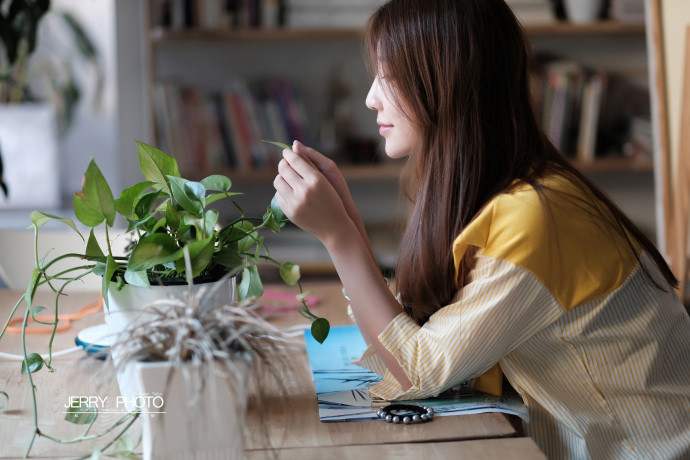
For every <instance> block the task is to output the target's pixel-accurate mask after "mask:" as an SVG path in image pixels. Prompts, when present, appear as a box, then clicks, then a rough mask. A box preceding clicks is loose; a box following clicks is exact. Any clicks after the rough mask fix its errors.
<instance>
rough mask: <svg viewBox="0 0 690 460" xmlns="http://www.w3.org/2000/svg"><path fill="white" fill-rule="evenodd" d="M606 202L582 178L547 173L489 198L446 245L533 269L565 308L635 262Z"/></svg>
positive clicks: (607, 285) (459, 256)
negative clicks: (477, 251) (476, 249)
mask: <svg viewBox="0 0 690 460" xmlns="http://www.w3.org/2000/svg"><path fill="white" fill-rule="evenodd" d="M609 218H610V215H609V214H608V211H607V209H606V208H605V206H604V205H603V204H602V203H601V202H599V201H598V200H597V199H596V198H595V197H594V195H593V194H592V193H591V192H589V191H588V189H587V188H586V187H585V186H583V185H582V184H578V183H575V182H574V181H573V180H570V179H567V178H564V177H562V176H550V177H546V178H544V179H542V180H540V181H539V182H538V183H536V184H534V185H530V184H519V185H516V186H514V187H513V188H512V189H511V190H509V191H506V192H505V193H501V194H499V195H497V196H496V197H495V198H493V199H492V200H491V201H490V202H489V203H487V204H486V206H485V207H484V208H483V209H482V210H481V211H480V212H479V213H478V214H477V216H476V217H475V218H474V219H473V220H472V221H471V222H470V224H469V225H467V227H466V228H465V229H464V230H463V232H462V233H461V234H460V235H459V236H458V237H457V239H456V240H455V242H454V243H453V256H454V259H455V262H456V267H459V266H460V263H461V261H462V260H463V258H464V256H465V253H466V252H467V249H468V248H470V247H473V246H475V247H478V248H482V249H483V255H484V256H488V257H493V258H496V259H501V260H505V261H508V262H511V263H513V264H515V265H517V266H519V267H522V268H523V269H525V270H528V271H530V272H532V273H533V274H534V275H535V276H537V277H538V278H539V279H540V280H541V281H542V282H543V283H544V284H546V285H547V287H549V288H550V289H551V291H552V292H553V293H554V295H556V297H557V298H558V299H559V300H560V301H561V303H562V304H563V305H564V307H566V308H570V307H573V306H575V305H577V304H579V303H582V302H584V301H587V300H592V299H593V298H595V297H597V296H598V295H600V294H602V293H603V292H604V291H608V290H610V289H613V288H615V287H617V286H618V285H620V284H621V283H622V282H623V281H624V280H625V278H627V276H628V275H629V273H630V272H632V269H633V268H634V267H635V264H636V263H637V260H636V258H635V256H634V254H633V253H632V252H631V251H630V249H629V246H628V243H627V241H626V239H625V237H624V236H623V235H622V234H620V233H619V232H617V231H616V230H615V227H614V225H613V224H612V223H611V221H610V220H609Z"/></svg>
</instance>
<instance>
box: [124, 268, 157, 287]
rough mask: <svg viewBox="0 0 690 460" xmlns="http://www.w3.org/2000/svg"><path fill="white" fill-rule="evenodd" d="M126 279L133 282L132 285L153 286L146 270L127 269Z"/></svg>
mask: <svg viewBox="0 0 690 460" xmlns="http://www.w3.org/2000/svg"><path fill="white" fill-rule="evenodd" d="M125 281H127V283H129V284H131V285H132V286H139V287H145V288H148V287H151V283H149V277H148V275H147V274H146V271H145V270H142V271H138V272H136V271H134V270H132V269H130V268H128V269H127V270H125Z"/></svg>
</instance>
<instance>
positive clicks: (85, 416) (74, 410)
mask: <svg viewBox="0 0 690 460" xmlns="http://www.w3.org/2000/svg"><path fill="white" fill-rule="evenodd" d="M66 412H67V414H65V420H67V421H68V422H70V423H74V424H75V425H88V424H89V423H91V422H93V421H94V420H96V416H97V415H98V411H97V410H96V408H95V407H93V406H91V405H89V404H82V403H81V401H73V402H72V405H70V407H69V408H68V409H67V411H66Z"/></svg>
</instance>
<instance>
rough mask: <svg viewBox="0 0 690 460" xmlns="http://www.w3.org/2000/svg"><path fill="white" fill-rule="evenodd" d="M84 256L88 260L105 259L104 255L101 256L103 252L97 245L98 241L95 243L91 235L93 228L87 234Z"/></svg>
mask: <svg viewBox="0 0 690 460" xmlns="http://www.w3.org/2000/svg"><path fill="white" fill-rule="evenodd" d="M85 255H86V258H87V259H89V260H100V259H104V258H105V254H103V251H102V250H101V247H100V246H99V245H98V241H96V237H95V236H94V234H93V228H92V229H91V233H89V241H88V242H87V243H86V253H85Z"/></svg>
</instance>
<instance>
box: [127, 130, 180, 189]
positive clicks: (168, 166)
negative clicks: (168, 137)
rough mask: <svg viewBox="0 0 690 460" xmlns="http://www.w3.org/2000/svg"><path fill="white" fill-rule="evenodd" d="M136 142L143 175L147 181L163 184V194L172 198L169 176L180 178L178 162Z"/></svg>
mask: <svg viewBox="0 0 690 460" xmlns="http://www.w3.org/2000/svg"><path fill="white" fill-rule="evenodd" d="M135 142H136V143H137V152H138V155H139V168H140V169H141V174H143V176H144V178H145V179H146V180H149V181H153V182H158V183H159V184H161V185H162V186H163V192H164V193H165V194H167V195H168V196H172V192H171V191H170V185H169V183H168V176H173V177H180V171H179V170H178V168H177V160H175V159H174V158H173V157H171V156H170V155H168V154H166V153H165V152H163V151H161V150H158V149H157V148H155V147H151V146H150V145H148V144H144V143H143V142H140V141H135Z"/></svg>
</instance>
